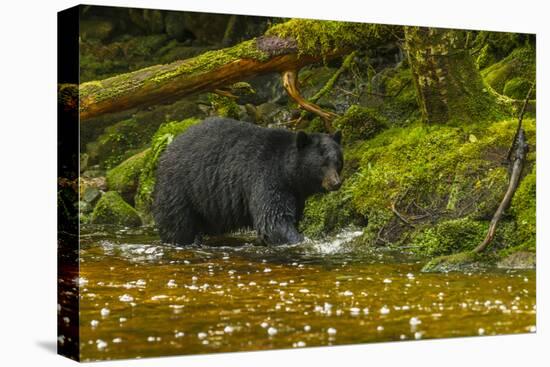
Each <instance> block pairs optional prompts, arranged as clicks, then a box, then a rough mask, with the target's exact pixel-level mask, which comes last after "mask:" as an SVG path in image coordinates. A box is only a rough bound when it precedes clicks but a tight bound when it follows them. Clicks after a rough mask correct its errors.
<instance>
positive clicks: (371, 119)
mask: <svg viewBox="0 0 550 367" xmlns="http://www.w3.org/2000/svg"><path fill="white" fill-rule="evenodd" d="M332 125H333V126H334V127H335V128H336V129H338V130H340V131H342V136H343V137H344V142H345V143H346V144H347V143H350V142H353V141H356V140H359V139H361V140H365V139H370V138H372V137H373V136H374V135H376V134H377V133H378V132H380V131H382V130H383V129H384V128H385V127H386V124H385V123H384V122H383V121H382V120H381V118H380V116H379V115H378V114H377V112H376V111H375V110H374V109H370V108H365V107H361V106H358V105H353V106H351V107H350V108H348V110H347V111H346V113H345V114H344V115H343V116H341V117H339V118H337V119H336V120H334V122H333V124H332Z"/></svg>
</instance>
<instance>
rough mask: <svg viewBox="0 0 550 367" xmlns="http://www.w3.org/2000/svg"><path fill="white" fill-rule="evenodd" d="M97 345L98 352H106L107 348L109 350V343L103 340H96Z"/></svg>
mask: <svg viewBox="0 0 550 367" xmlns="http://www.w3.org/2000/svg"><path fill="white" fill-rule="evenodd" d="M96 345H97V349H98V350H104V349H105V348H107V342H106V341H103V340H101V339H97V340H96Z"/></svg>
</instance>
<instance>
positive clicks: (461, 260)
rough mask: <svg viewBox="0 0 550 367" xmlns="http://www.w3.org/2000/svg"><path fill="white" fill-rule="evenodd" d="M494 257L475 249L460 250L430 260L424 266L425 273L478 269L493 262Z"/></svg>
mask: <svg viewBox="0 0 550 367" xmlns="http://www.w3.org/2000/svg"><path fill="white" fill-rule="evenodd" d="M493 261H494V259H492V258H490V257H488V256H486V255H480V254H477V253H475V252H473V251H465V252H459V253H456V254H452V255H446V256H439V257H436V258H435V259H432V260H430V261H429V262H428V263H427V264H426V265H424V266H423V267H422V272H424V273H446V272H451V271H461V272H464V271H476V270H481V269H483V268H485V267H487V265H489V264H491V263H492V262H493Z"/></svg>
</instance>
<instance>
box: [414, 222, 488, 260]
mask: <svg viewBox="0 0 550 367" xmlns="http://www.w3.org/2000/svg"><path fill="white" fill-rule="evenodd" d="M487 228H488V223H484V222H477V221H473V220H471V219H468V218H460V219H451V220H447V221H443V222H440V223H438V224H436V225H435V226H428V227H427V228H426V229H424V230H422V231H420V232H419V233H417V234H416V235H415V237H414V238H413V240H412V243H411V247H412V249H413V251H414V252H416V253H418V254H421V255H424V256H430V257H432V256H441V255H449V254H453V253H457V252H464V251H470V250H473V249H474V248H475V247H476V246H477V245H479V244H480V243H481V242H482V241H483V239H484V238H485V235H486V233H487Z"/></svg>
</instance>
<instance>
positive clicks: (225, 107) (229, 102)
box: [208, 93, 240, 119]
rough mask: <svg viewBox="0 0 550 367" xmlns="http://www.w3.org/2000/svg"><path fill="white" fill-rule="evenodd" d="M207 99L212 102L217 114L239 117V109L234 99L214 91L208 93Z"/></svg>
mask: <svg viewBox="0 0 550 367" xmlns="http://www.w3.org/2000/svg"><path fill="white" fill-rule="evenodd" d="M208 100H209V101H210V103H211V104H212V107H213V108H214V110H215V111H216V113H217V115H218V116H222V117H230V118H234V119H238V118H239V113H240V109H239V105H238V104H237V102H235V99H233V98H231V97H226V96H221V95H219V94H216V93H209V94H208Z"/></svg>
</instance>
